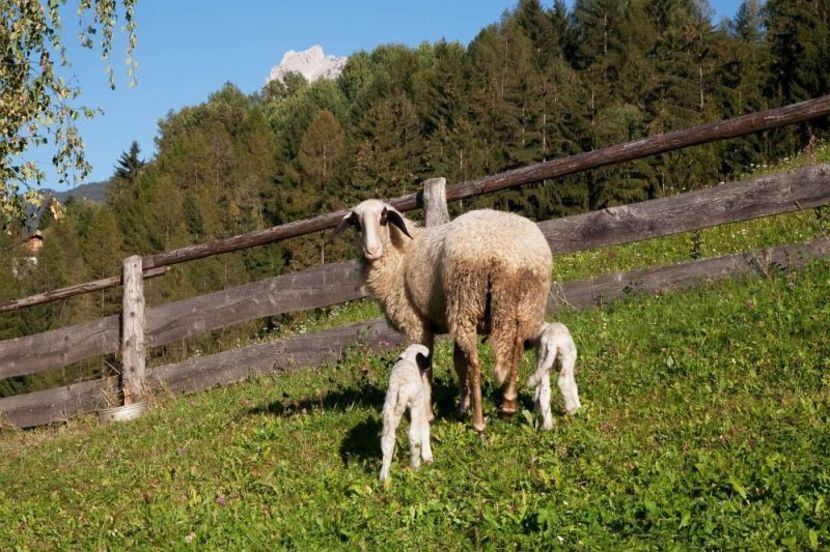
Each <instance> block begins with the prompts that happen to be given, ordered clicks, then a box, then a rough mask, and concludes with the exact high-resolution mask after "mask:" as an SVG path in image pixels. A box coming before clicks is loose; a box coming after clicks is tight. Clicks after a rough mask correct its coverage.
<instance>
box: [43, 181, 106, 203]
mask: <svg viewBox="0 0 830 552" xmlns="http://www.w3.org/2000/svg"><path fill="white" fill-rule="evenodd" d="M108 185H109V181H107V180H103V181H101V182H90V183H89V184H81V185H80V186H77V187H75V188H72V189H71V190H65V191H63V192H56V191H55V190H52V189H49V188H43V189H42V190H41V191H42V192H43V193H44V194H46V195H49V196H52V197H55V198H57V200H58V201H60V202H61V203H64V202H66V200H67V199H69V197H70V196H73V197H74V198H75V199H86V200H88V201H91V202H93V203H104V201H106V198H107V186H108Z"/></svg>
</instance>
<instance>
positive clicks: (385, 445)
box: [380, 388, 406, 482]
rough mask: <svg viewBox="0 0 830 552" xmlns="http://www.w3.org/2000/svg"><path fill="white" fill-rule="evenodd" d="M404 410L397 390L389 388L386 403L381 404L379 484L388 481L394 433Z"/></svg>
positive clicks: (403, 403) (404, 407)
mask: <svg viewBox="0 0 830 552" xmlns="http://www.w3.org/2000/svg"><path fill="white" fill-rule="evenodd" d="M405 410H406V403H405V402H404V401H399V400H398V390H397V389H392V388H390V389H389V390H388V391H387V392H386V401H385V402H384V403H383V433H382V435H381V438H380V449H381V451H382V452H383V464H382V465H381V468H380V480H381V482H385V481H386V480H388V479H389V468H390V466H391V465H392V456H393V455H394V452H395V432H396V431H397V429H398V424H400V423H401V418H402V417H403V413H404V411H405Z"/></svg>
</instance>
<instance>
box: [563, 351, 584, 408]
mask: <svg viewBox="0 0 830 552" xmlns="http://www.w3.org/2000/svg"><path fill="white" fill-rule="evenodd" d="M559 363H560V366H561V369H560V370H559V378H558V380H557V384H558V385H559V390H560V391H561V392H562V398H563V399H564V400H565V412H567V413H568V414H573V413H574V412H575V411H576V410H577V409H578V408H579V407H580V402H579V391H578V390H577V388H576V378H575V377H574V366H576V345H574V344H573V343H568V344H566V345H564V346H563V347H562V348H561V349H560V351H559Z"/></svg>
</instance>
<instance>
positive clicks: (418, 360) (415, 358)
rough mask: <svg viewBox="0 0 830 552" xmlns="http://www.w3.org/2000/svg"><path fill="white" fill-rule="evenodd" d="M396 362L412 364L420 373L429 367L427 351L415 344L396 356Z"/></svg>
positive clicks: (423, 346)
mask: <svg viewBox="0 0 830 552" xmlns="http://www.w3.org/2000/svg"><path fill="white" fill-rule="evenodd" d="M398 360H399V361H400V360H406V361H409V362H413V363H415V365H416V366H418V368H419V369H420V370H421V371H423V370H426V369H427V368H428V367H429V349H428V348H427V347H426V346H425V345H420V344H417V343H416V344H413V345H410V346H409V347H407V348H406V349H405V350H404V352H402V353H401V354H400V356H398Z"/></svg>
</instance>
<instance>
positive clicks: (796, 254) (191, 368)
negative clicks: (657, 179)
mask: <svg viewBox="0 0 830 552" xmlns="http://www.w3.org/2000/svg"><path fill="white" fill-rule="evenodd" d="M827 256H830V240H828V239H826V238H820V239H816V240H813V241H811V242H807V243H804V244H797V245H786V246H781V247H774V248H768V249H763V250H759V251H755V252H751V253H742V254H738V255H728V256H724V257H717V258H712V259H701V260H697V261H690V262H686V263H680V264H676V265H671V266H661V267H651V268H646V269H643V270H635V271H630V272H621V273H617V274H609V275H606V276H602V277H599V278H593V279H589V280H581V281H576V282H566V283H564V284H561V285H559V284H554V285H553V286H552V288H551V292H550V297H549V299H548V311H549V312H553V311H555V310H557V309H560V308H576V309H581V308H587V307H591V306H595V305H597V304H604V303H606V302H610V301H614V300H616V299H619V298H620V297H624V296H626V295H631V294H638V293H656V292H661V291H667V290H674V289H682V288H687V287H691V286H694V285H698V284H700V283H701V282H706V281H714V280H718V279H722V278H727V277H733V276H739V275H746V274H760V275H764V276H766V275H768V274H769V272H771V271H776V270H794V269H798V268H801V267H803V266H804V265H805V264H806V263H808V262H809V261H810V260H812V259H816V258H819V257H827ZM403 339H404V338H403V337H402V336H401V334H399V333H397V332H396V331H395V330H393V329H392V328H391V327H389V325H388V324H387V323H386V321H385V320H384V319H382V318H377V319H374V320H368V321H365V322H360V323H357V324H352V325H349V326H341V327H338V328H333V329H330V330H323V331H320V332H316V333H313V334H306V335H299V336H293V337H289V338H285V339H281V340H279V341H274V342H271V343H262V344H257V345H252V346H248V347H243V348H240V349H235V350H232V351H226V352H222V353H217V354H214V355H209V356H205V357H196V358H191V359H188V360H185V361H183V362H179V363H175V364H168V365H166V366H162V367H159V368H156V369H155V370H152V371H150V372H149V376H148V378H149V380H148V383H149V384H150V385H151V386H154V387H163V388H166V389H169V390H170V391H174V392H192V391H197V390H201V389H207V388H210V387H214V386H217V385H223V384H227V383H231V382H233V381H238V380H241V379H244V378H247V377H250V376H253V375H257V374H265V373H274V372H289V371H292V370H295V369H298V368H301V367H308V368H313V367H319V366H321V365H322V364H324V363H331V362H337V361H338V360H339V359H341V358H342V357H343V354H344V352H346V351H348V350H349V349H350V348H353V347H367V348H369V349H372V350H375V351H381V350H384V349H388V348H389V347H392V346H397V345H399V344H400V343H402V342H403ZM115 380H116V378H104V379H100V380H93V381H87V382H82V383H76V384H72V385H67V386H63V387H59V388H55V389H49V390H47V391H37V392H34V393H28V394H25V395H17V396H13V397H7V398H4V399H0V413H2V415H3V417H4V418H5V420H6V421H7V422H9V423H12V424H14V425H16V426H18V427H24V428H25V427H33V426H36V425H42V424H45V423H50V422H55V421H62V420H66V419H68V418H70V417H72V416H75V415H77V414H81V413H83V412H90V411H94V410H97V409H99V408H101V407H104V406H108V404H106V399H105V397H106V396H107V395H108V394H110V393H111V391H112V389H114V388H115V386H116V384H117V382H116V381H115Z"/></svg>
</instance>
